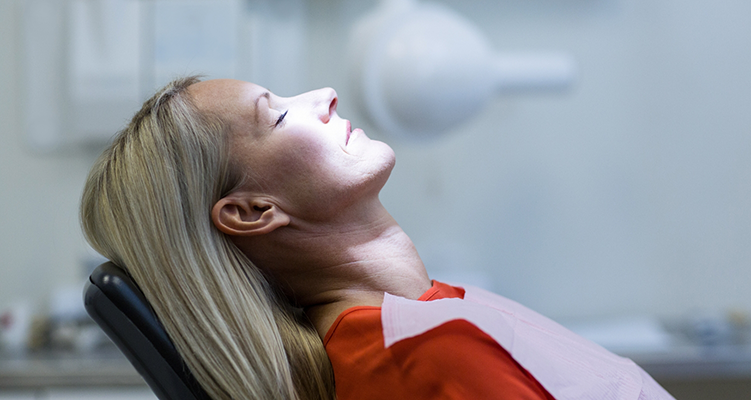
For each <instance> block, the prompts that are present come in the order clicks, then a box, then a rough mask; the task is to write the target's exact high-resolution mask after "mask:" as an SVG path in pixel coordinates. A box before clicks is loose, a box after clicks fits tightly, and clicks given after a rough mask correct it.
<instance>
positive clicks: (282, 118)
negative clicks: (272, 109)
mask: <svg viewBox="0 0 751 400" xmlns="http://www.w3.org/2000/svg"><path fill="white" fill-rule="evenodd" d="M288 112H289V110H287V111H285V112H284V113H282V115H280V116H279V118H278V119H277V120H276V123H275V124H274V128H276V127H278V126H279V125H281V124H282V122H284V117H286V116H287V113H288Z"/></svg>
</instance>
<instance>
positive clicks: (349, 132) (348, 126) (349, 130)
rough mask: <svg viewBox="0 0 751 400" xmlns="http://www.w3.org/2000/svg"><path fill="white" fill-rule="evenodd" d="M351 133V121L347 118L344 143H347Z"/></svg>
mask: <svg viewBox="0 0 751 400" xmlns="http://www.w3.org/2000/svg"><path fill="white" fill-rule="evenodd" d="M351 135H352V123H351V122H349V120H347V139H346V140H345V141H344V145H345V146H346V145H348V144H349V137H350V136H351Z"/></svg>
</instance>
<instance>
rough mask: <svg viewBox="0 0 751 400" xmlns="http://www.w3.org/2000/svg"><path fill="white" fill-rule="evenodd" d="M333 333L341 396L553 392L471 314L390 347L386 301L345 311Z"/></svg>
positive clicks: (410, 398)
mask: <svg viewBox="0 0 751 400" xmlns="http://www.w3.org/2000/svg"><path fill="white" fill-rule="evenodd" d="M345 316H346V318H344V319H343V320H342V319H340V320H338V321H337V323H335V325H336V326H335V327H334V330H335V331H336V334H334V335H327V339H329V340H326V351H327V352H328V353H329V357H330V359H331V362H332V365H333V366H334V375H335V379H336V391H337V395H338V399H339V400H350V399H357V400H377V399H388V400H400V399H404V400H421V399H425V400H428V399H430V400H434V399H446V400H449V399H450V400H476V399H483V400H485V399H502V400H503V399H508V400H512V399H513V400H528V399H529V400H531V399H535V400H539V399H553V397H552V396H550V395H549V394H548V393H547V391H545V389H544V388H542V386H541V385H540V384H539V383H538V382H537V380H535V379H534V377H532V376H531V375H530V374H529V373H528V372H527V371H526V370H524V369H523V368H522V367H521V366H520V365H519V364H518V363H516V361H515V360H514V359H513V358H512V357H511V356H510V355H509V354H508V352H506V351H505V350H504V349H503V348H502V347H501V346H500V345H498V343H496V342H495V341H494V340H493V339H492V338H491V337H489V336H488V335H486V334H485V333H484V332H482V331H481V330H480V329H478V328H477V327H475V326H474V325H472V324H471V323H469V322H467V321H464V320H456V321H451V322H448V323H446V324H443V325H441V326H439V327H437V328H435V329H432V330H430V331H428V332H426V333H424V334H422V335H419V336H417V337H414V338H410V339H405V340H403V341H400V342H398V343H396V344H394V345H393V346H391V347H390V348H388V349H385V348H384V347H383V334H382V328H381V323H380V309H377V308H367V309H366V308H360V309H355V310H352V311H351V312H349V313H345V315H343V316H342V317H345Z"/></svg>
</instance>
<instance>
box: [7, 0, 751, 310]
mask: <svg viewBox="0 0 751 400" xmlns="http://www.w3.org/2000/svg"><path fill="white" fill-rule="evenodd" d="M436 2H437V3H440V4H444V5H447V6H449V7H451V8H452V9H454V10H455V11H457V12H458V13H460V14H462V15H464V16H465V17H467V18H468V19H470V20H471V21H473V22H474V23H475V24H476V25H477V26H478V28H479V29H481V30H482V31H483V33H485V34H486V35H487V36H488V38H489V40H490V41H491V42H492V44H493V46H494V47H495V49H496V50H498V51H505V50H508V51H514V50H519V51H526V50H564V51H568V52H570V53H571V54H572V55H573V56H574V57H575V58H576V60H577V63H578V66H579V75H578V79H577V82H576V83H575V85H574V86H573V87H572V88H571V89H570V90H568V91H566V92H563V93H554V94H519V95H511V94H509V95H500V96H498V97H497V98H496V99H495V100H494V101H493V102H492V103H491V104H490V105H488V106H487V107H486V108H485V109H483V110H481V111H480V112H479V113H478V114H477V116H476V117H475V118H473V119H472V120H471V121H469V122H467V123H466V124H464V125H462V126H461V127H460V128H458V129H455V130H453V131H452V132H450V133H449V134H447V135H445V136H443V137H440V138H438V139H437V140H434V141H423V142H405V141H402V140H398V139H395V138H392V137H389V136H388V135H386V134H383V133H381V132H377V130H375V128H374V127H371V126H368V125H367V123H366V122H365V120H364V119H363V118H362V115H360V114H359V111H358V110H357V109H356V108H355V107H354V106H353V104H352V103H353V102H352V101H351V97H350V96H351V94H350V92H351V91H350V88H349V86H348V85H349V84H348V81H347V79H346V71H345V69H346V68H345V65H346V61H347V53H346V46H347V40H348V32H349V30H350V28H351V24H352V22H353V21H354V20H356V19H357V18H359V17H360V16H361V15H362V14H363V13H365V12H367V11H369V10H370V9H371V8H372V7H373V6H374V5H375V4H376V2H375V1H362V0H307V1H287V0H285V1H279V2H273V4H272V3H271V2H262V1H249V2H247V3H248V4H246V5H245V6H247V7H250V8H253V7H270V9H271V12H272V13H273V15H276V16H277V17H278V18H280V19H284V16H285V15H287V14H286V13H292V14H293V15H297V16H298V18H299V19H298V21H303V25H299V26H297V28H295V29H302V30H303V31H302V32H303V33H304V35H303V36H302V37H303V38H304V40H302V41H301V42H300V41H298V42H297V43H290V46H289V47H286V46H285V44H284V43H279V44H278V45H277V46H278V47H275V48H276V50H275V51H278V54H280V55H279V57H285V54H287V57H289V53H293V56H294V57H296V59H298V60H301V64H300V65H298V66H297V69H293V71H299V72H300V73H299V74H297V75H295V76H294V77H290V78H289V80H287V81H286V83H279V82H280V80H279V76H278V75H277V76H276V78H274V79H267V78H265V75H264V74H263V68H264V67H263V65H260V66H259V65H256V66H255V67H254V68H255V69H248V70H247V71H249V72H247V73H246V74H244V75H243V76H241V77H243V78H247V79H254V77H256V78H258V79H257V80H258V83H261V84H264V85H268V86H269V88H270V89H271V90H272V91H277V92H279V94H282V95H291V94H295V92H302V91H305V90H309V89H314V88H318V87H322V86H332V87H334V88H336V89H337V91H338V92H339V98H340V103H339V104H340V105H339V114H340V115H342V116H343V117H345V118H348V119H351V120H352V121H353V125H354V126H360V127H363V128H364V129H365V130H366V132H367V133H368V134H369V135H370V136H371V137H375V138H379V139H381V140H385V141H387V142H388V143H389V144H390V145H391V146H392V147H393V148H394V149H395V151H396V153H397V166H396V169H395V170H394V172H393V175H392V178H391V180H390V182H389V183H388V184H387V186H386V187H385V189H384V190H383V192H382V200H383V202H384V203H385V205H386V206H387V208H388V209H389V210H390V211H391V212H392V214H393V215H394V216H395V217H396V219H397V220H398V221H399V222H400V223H401V224H402V226H403V227H404V229H405V230H406V231H407V233H408V234H409V235H410V236H411V237H412V239H413V240H414V242H415V243H416V245H417V246H418V249H419V250H420V252H421V254H422V255H423V256H424V258H425V260H426V262H427V263H428V268H429V270H430V271H431V273H433V274H434V275H435V276H437V277H445V278H446V279H453V280H464V281H470V282H474V283H480V284H482V285H484V286H486V287H489V288H491V289H493V290H496V291H498V292H500V293H502V294H504V295H506V296H508V297H511V298H513V299H515V300H518V301H520V302H522V303H524V304H526V305H528V306H530V307H532V308H534V309H537V310H538V311H540V312H542V313H544V314H547V315H549V316H552V317H555V318H563V319H570V318H589V317H601V316H610V315H633V314H646V315H653V316H661V317H676V316H686V315H691V314H693V313H719V314H723V313H726V312H728V311H736V312H740V313H747V312H751V290H749V283H751V246H749V243H750V242H751V201H749V199H751V112H750V111H751V74H749V71H751V24H749V23H748V16H749V15H751V3H749V2H747V1H742V0H717V1H712V2H707V1H699V0H683V1H677V0H631V1H625V0H565V1H560V0H504V1H496V0H471V1H465V0H436ZM285 7H289V9H285ZM21 9H22V1H20V0H0V308H2V307H5V306H7V305H8V304H11V303H13V302H16V301H19V300H26V301H30V302H32V303H33V304H34V307H35V308H36V309H39V310H43V309H44V307H45V306H46V304H47V302H48V301H49V297H50V296H49V295H50V293H52V292H54V291H55V290H56V289H57V288H59V287H61V286H76V285H78V286H80V285H81V284H82V282H83V280H84V278H85V271H86V268H87V267H86V265H85V264H86V262H87V260H90V259H91V256H90V253H89V251H88V250H87V247H86V246H85V244H84V241H83V239H82V235H81V234H80V230H79V227H78V221H77V204H78V200H79V196H80V191H81V188H82V185H83V181H84V179H85V176H86V173H87V170H88V168H89V166H90V165H91V163H92V161H93V159H94V158H95V157H96V155H97V154H98V151H97V150H92V149H89V148H83V147H81V148H66V149H64V150H59V151H51V152H40V151H35V150H34V149H32V148H30V147H29V145H28V144H27V141H26V138H25V135H26V134H25V132H24V129H23V118H22V114H23V109H22V108H23V107H22V102H21V99H23V98H24V91H25V88H26V83H24V79H25V75H24V74H25V73H26V71H24V68H23V63H22V62H21V58H22V55H23V54H24V48H23V43H24V42H23V40H22V38H21V32H22V27H21V22H22V21H21V20H20V13H21ZM248 23H249V22H248ZM256 35H259V33H258V32H256ZM257 37H263V35H262V32H261V34H260V36H257ZM277 61H278V60H277ZM238 62H242V59H240V61H238ZM252 62H255V63H258V62H259V61H258V60H253V61H252ZM270 62H274V60H270ZM194 68H195V66H193V65H186V66H185V71H186V72H201V71H195V70H194ZM274 82H276V83H277V87H275V86H274V85H273V83H274ZM158 83H162V82H154V84H155V85H156V84H158ZM269 83H271V84H269Z"/></svg>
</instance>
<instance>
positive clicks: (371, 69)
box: [349, 0, 576, 139]
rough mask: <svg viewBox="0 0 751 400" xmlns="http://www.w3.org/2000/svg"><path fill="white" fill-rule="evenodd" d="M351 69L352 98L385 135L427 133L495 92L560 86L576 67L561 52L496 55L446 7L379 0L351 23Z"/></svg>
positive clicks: (479, 105) (569, 80)
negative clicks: (361, 16) (352, 24)
mask: <svg viewBox="0 0 751 400" xmlns="http://www.w3.org/2000/svg"><path fill="white" fill-rule="evenodd" d="M349 51H350V53H349V55H350V57H349V60H350V74H351V76H350V77H351V79H352V82H351V83H352V87H353V89H354V95H355V98H356V101H357V102H358V103H360V106H361V109H362V111H364V113H365V114H366V115H367V117H368V118H369V119H370V120H371V121H372V122H373V124H374V125H375V126H377V127H378V128H379V129H380V130H382V131H383V132H384V133H386V134H393V135H396V136H401V137H407V138H415V139H429V138H433V137H437V136H439V135H440V134H441V133H443V132H446V131H448V130H449V129H451V128H453V127H455V126H457V125H458V124H460V123H461V122H463V121H465V120H466V119H468V118H469V117H470V116H472V115H473V114H475V113H476V112H478V111H479V110H481V109H482V107H483V106H484V105H485V104H486V103H487V102H488V101H489V100H490V98H491V97H492V96H493V95H495V94H499V93H507V92H511V91H513V92H518V91H528V90H541V89H542V90H549V89H558V90H559V89H562V88H565V87H567V86H569V85H570V84H571V83H572V82H573V80H574V76H575V74H576V67H575V63H574V60H573V58H572V57H571V56H569V55H567V54H565V53H524V54H502V53H496V52H494V51H493V49H492V48H491V46H490V44H489V43H488V41H487V40H486V39H485V37H484V36H483V35H482V34H481V33H480V32H479V31H478V30H477V29H476V28H475V27H474V26H473V25H472V24H471V23H470V22H469V21H467V20H465V19H463V18H462V17H460V16H458V15H457V14H456V13H454V12H453V11H451V10H449V9H447V8H445V7H442V6H439V5H436V4H430V3H424V2H420V1H417V0H384V1H382V3H381V4H380V6H379V7H378V8H377V9H376V10H375V11H374V12H373V13H371V14H369V15H367V16H365V17H364V18H363V19H361V20H360V21H358V22H357V23H355V25H354V30H353V33H352V42H351V44H350V50H349Z"/></svg>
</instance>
